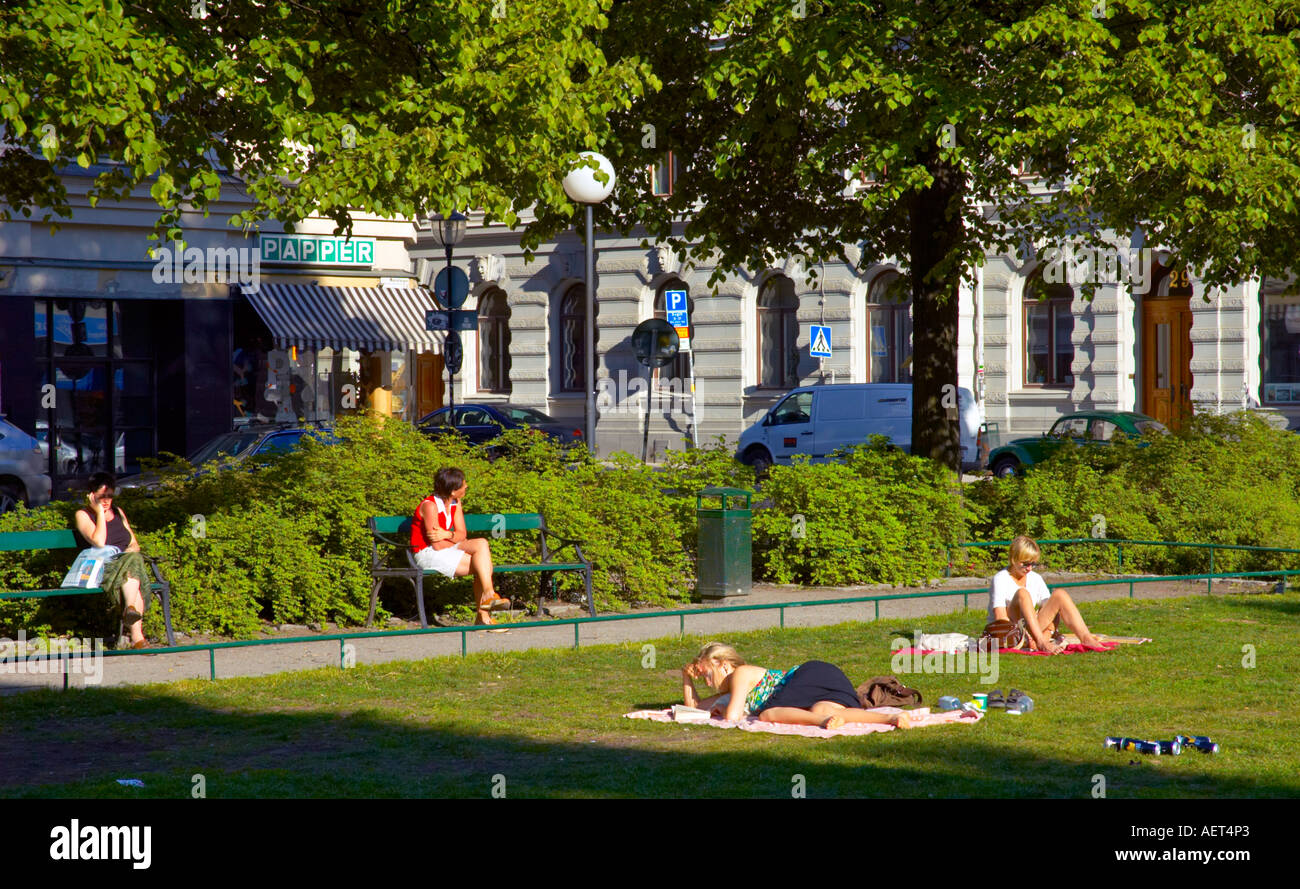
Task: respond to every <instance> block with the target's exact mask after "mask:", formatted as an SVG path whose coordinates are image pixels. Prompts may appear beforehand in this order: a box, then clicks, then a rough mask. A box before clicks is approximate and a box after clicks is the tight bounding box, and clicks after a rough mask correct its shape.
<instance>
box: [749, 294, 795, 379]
mask: <svg viewBox="0 0 1300 889" xmlns="http://www.w3.org/2000/svg"><path fill="white" fill-rule="evenodd" d="M798 313H799V298H798V297H797V296H795V293H794V282H793V281H791V280H790V279H789V278H787V277H785V276H784V275H774V276H773V277H771V278H768V279H767V280H766V281H765V282H763V288H762V289H761V290H760V291H759V293H758V385H759V386H760V387H762V388H764V389H790V388H792V387H794V386H797V385H799V349H798V346H797V345H796V343H797V342H798V339H799V318H798Z"/></svg>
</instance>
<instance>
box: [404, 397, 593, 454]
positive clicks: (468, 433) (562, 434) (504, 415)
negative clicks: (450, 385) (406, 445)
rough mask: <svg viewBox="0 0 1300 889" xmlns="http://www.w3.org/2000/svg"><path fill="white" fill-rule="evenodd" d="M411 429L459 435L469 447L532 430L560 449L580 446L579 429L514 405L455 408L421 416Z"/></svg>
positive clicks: (430, 433) (440, 409)
mask: <svg viewBox="0 0 1300 889" xmlns="http://www.w3.org/2000/svg"><path fill="white" fill-rule="evenodd" d="M415 426H416V428H417V429H419V430H420V431H421V432H423V433H424V434H425V435H427V436H429V437H430V438H434V439H436V438H437V436H440V435H447V434H450V433H460V434H461V435H463V436H465V438H467V439H469V441H470V442H471V443H473V444H479V445H482V444H487V443H488V442H490V441H492V440H493V439H494V438H496V437H497V436H498V435H500V434H501V433H502V432H504V431H505V430H507V429H536V430H537V431H538V432H541V433H543V434H545V435H548V436H550V437H551V438H553V439H554V440H555V441H556V442H558V443H559V444H561V445H565V446H569V445H575V444H580V443H581V442H582V441H583V435H582V427H581V425H580V424H578V423H573V422H561V421H560V420H557V419H555V418H554V417H552V416H549V415H547V414H544V413H542V412H541V411H539V410H534V409H533V408H531V407H520V406H519V405H514V404H458V405H456V406H455V407H444V408H439V409H438V410H436V411H433V412H432V413H429V414H425V415H424V416H423V417H421V418H420V419H419V420H417V421H416V423H415Z"/></svg>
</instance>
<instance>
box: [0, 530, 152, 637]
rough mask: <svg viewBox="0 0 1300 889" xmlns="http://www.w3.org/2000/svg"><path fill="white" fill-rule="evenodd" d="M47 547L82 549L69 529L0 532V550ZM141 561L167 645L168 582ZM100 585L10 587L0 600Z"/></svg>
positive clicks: (92, 591) (80, 590)
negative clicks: (160, 609)
mask: <svg viewBox="0 0 1300 889" xmlns="http://www.w3.org/2000/svg"><path fill="white" fill-rule="evenodd" d="M50 549H75V550H81V549H85V547H84V546H83V545H82V543H81V541H80V540H79V539H78V537H77V535H76V533H75V532H74V531H72V529H70V528H68V529H59V530H54V531H5V532H0V553H17V552H40V551H42V550H50ZM145 560H146V561H147V562H149V563H150V567H151V569H152V571H153V574H154V575H155V579H153V580H150V581H149V589H150V590H151V591H153V592H156V593H158V594H159V598H160V599H161V600H162V607H163V625H164V626H165V627H166V630H167V644H168V645H175V644H176V635H175V633H174V632H173V631H172V604H171V589H172V587H171V584H170V583H168V582H167V578H165V577H163V575H162V571H161V569H159V568H158V565H157V563H156V562H154V561H151V560H150V559H149V557H148V556H146V557H145ZM103 592H104V589H103V587H93V588H89V589H85V588H81V587H58V588H56V589H46V590H11V591H4V592H0V601H17V600H20V599H52V598H54V597H55V596H89V595H92V594H95V593H101V594H102V593H103Z"/></svg>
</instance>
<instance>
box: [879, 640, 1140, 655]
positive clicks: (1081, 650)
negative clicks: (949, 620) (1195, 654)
mask: <svg viewBox="0 0 1300 889" xmlns="http://www.w3.org/2000/svg"><path fill="white" fill-rule="evenodd" d="M1147 641H1150V640H1147ZM1114 648H1119V643H1118V642H1103V643H1102V644H1101V648H1100V649H1096V648H1087V647H1086V646H1083V645H1080V644H1079V643H1078V642H1075V643H1073V644H1071V645H1067V646H1065V650H1064V651H1063V652H1061V654H1085V653H1087V652H1090V651H1110V650H1111V649H1114ZM890 654H891V655H900V654H912V655H916V656H918V657H924V656H925V655H930V654H934V655H942V656H944V657H953V656H954V655H951V654H948V653H946V652H942V651H931V650H929V649H928V648H911V647H908V648H896V649H894V650H893V651H891V652H890ZM963 654H966V656H967V657H969V658H974V657H975V655H973V654H968V653H965V652H963ZM998 654H1041V655H1045V656H1047V657H1052V656H1053V655H1051V654H1050V653H1048V652H1046V651H1028V650H1025V649H1020V648H999V649H998ZM958 656H960V655H958Z"/></svg>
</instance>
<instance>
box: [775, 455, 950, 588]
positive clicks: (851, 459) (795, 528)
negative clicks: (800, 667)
mask: <svg viewBox="0 0 1300 889" xmlns="http://www.w3.org/2000/svg"><path fill="white" fill-rule="evenodd" d="M959 487H960V486H959V485H958V483H957V480H956V479H955V477H954V476H953V475H952V473H950V472H949V471H947V470H946V469H944V468H942V467H941V466H939V465H938V464H936V463H933V462H931V461H928V460H923V459H921V458H919V457H910V456H908V455H906V454H904V453H902V452H901V451H898V450H896V449H886V448H884V447H881V446H879V445H873V446H865V445H864V446H860V447H857V448H855V449H853V450H851V451H849V452H847V453H846V454H845V459H844V461H843V462H831V463H821V464H809V463H806V462H803V461H800V462H798V463H796V464H794V465H792V466H776V467H773V468H772V471H771V473H770V475H769V477H768V479H767V481H765V482H764V483H763V494H764V495H765V497H766V498H767V503H769V504H770V505H768V506H766V508H764V509H761V510H758V511H757V512H756V514H755V516H754V537H755V550H756V551H755V563H756V566H757V567H758V569H759V573H760V576H762V577H766V578H769V579H771V580H774V581H776V582H778V583H791V582H798V583H812V584H859V583H895V584H900V583H914V582H918V581H922V580H925V579H927V578H931V577H936V576H938V575H940V574H941V573H942V572H943V570H944V569H945V568H946V566H947V560H948V550H949V548H950V547H951V546H952V545H954V544H956V543H958V542H959V541H960V540H961V539H962V537H963V531H964V529H965V527H966V525H967V522H968V521H969V511H968V509H967V507H966V506H965V505H964V503H963V500H962V498H961V496H960V490H959Z"/></svg>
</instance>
